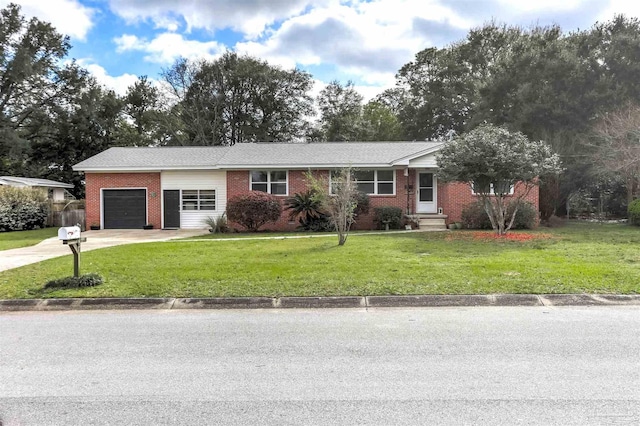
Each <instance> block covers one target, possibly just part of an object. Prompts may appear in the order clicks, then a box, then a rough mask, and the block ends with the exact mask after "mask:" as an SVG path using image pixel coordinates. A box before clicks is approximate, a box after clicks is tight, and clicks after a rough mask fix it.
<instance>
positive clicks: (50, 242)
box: [0, 229, 209, 271]
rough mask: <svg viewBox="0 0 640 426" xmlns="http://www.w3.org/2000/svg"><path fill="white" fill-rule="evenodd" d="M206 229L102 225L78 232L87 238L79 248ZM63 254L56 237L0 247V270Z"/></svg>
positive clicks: (172, 236) (181, 235) (163, 238)
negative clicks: (165, 228)
mask: <svg viewBox="0 0 640 426" xmlns="http://www.w3.org/2000/svg"><path fill="white" fill-rule="evenodd" d="M208 233H209V232H208V231H207V230H206V229H175V230H161V229H151V230H148V231H147V230H142V229H140V230H138V229H105V230H101V231H86V232H83V233H82V236H83V237H86V238H87V242H86V243H83V244H82V251H83V252H86V251H89V250H95V249H99V248H105V247H112V246H119V245H122V244H134V243H149V242H157V241H169V240H174V239H177V238H188V237H195V236H198V235H206V234H208ZM67 254H71V250H70V249H69V247H67V246H65V245H63V244H62V241H60V240H58V238H57V237H54V238H48V239H46V240H44V241H42V242H40V243H38V244H36V245H35V246H31V247H23V248H18V249H12V250H4V251H0V271H6V270H8V269H13V268H18V267H20V266H24V265H29V264H31V263H37V262H40V261H42V260H46V259H51V258H54V257H60V256H64V255H67Z"/></svg>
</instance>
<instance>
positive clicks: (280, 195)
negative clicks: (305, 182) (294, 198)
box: [249, 169, 289, 197]
mask: <svg viewBox="0 0 640 426" xmlns="http://www.w3.org/2000/svg"><path fill="white" fill-rule="evenodd" d="M254 172H262V173H266V175H267V181H266V182H254V181H253V173H254ZM277 172H284V173H285V178H284V184H285V193H284V194H273V193H272V192H271V185H272V184H277V183H283V182H281V181H272V180H271V173H277ZM254 183H255V184H257V185H264V184H265V183H266V184H267V191H266V193H267V194H272V195H275V196H276V197H285V196H288V195H289V170H264V169H262V170H249V190H250V191H260V190H259V189H253V184H254ZM262 192H264V191H262Z"/></svg>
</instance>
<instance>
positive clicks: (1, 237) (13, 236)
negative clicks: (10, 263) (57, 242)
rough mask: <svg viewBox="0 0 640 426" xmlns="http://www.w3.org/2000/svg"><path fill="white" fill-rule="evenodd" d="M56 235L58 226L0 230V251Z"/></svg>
mask: <svg viewBox="0 0 640 426" xmlns="http://www.w3.org/2000/svg"><path fill="white" fill-rule="evenodd" d="M56 235H58V228H44V229H34V230H32V231H12V232H0V251H2V250H9V249H14V248H20V247H28V246H32V245H35V244H38V243H39V242H40V241H42V240H44V239H47V238H50V237H55V236H56ZM0 256H1V255H0Z"/></svg>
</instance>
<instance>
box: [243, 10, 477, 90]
mask: <svg viewBox="0 0 640 426" xmlns="http://www.w3.org/2000/svg"><path fill="white" fill-rule="evenodd" d="M408 11H410V13H409V12H408ZM416 18H422V19H424V20H428V21H430V22H438V23H441V24H442V25H447V26H450V27H453V28H464V29H466V28H468V27H470V26H472V25H473V22H471V21H469V20H466V19H464V18H462V17H460V16H459V15H457V14H456V13H455V12H453V11H452V10H450V9H449V8H447V7H444V6H442V5H440V4H439V3H438V2H436V1H434V0H426V1H425V0H376V1H373V2H364V1H354V2H353V5H351V6H347V5H345V4H331V5H330V6H328V7H323V8H315V9H313V10H311V11H310V12H309V13H307V14H305V15H300V16H296V17H294V18H291V19H289V20H287V21H285V22H284V23H282V25H281V26H280V28H278V29H277V30H275V31H274V32H273V33H272V34H271V35H270V37H269V38H268V39H266V40H264V41H246V42H240V43H238V44H237V45H236V46H235V48H236V49H237V50H238V51H239V52H243V53H248V54H250V55H254V56H259V57H262V58H265V59H267V60H269V61H270V62H272V63H277V64H280V65H283V66H287V67H291V66H294V65H295V64H300V65H303V66H305V65H306V66H309V65H319V64H334V65H335V67H336V68H337V69H338V72H339V73H341V74H348V75H352V76H355V77H357V78H358V79H359V80H362V81H364V82H366V83H368V84H371V85H384V86H387V85H389V84H390V83H392V82H393V81H394V74H395V72H396V71H397V70H398V69H399V68H400V67H401V66H402V65H403V64H405V63H407V62H408V61H410V60H411V59H413V56H414V55H415V53H417V52H418V51H420V50H421V49H424V48H425V47H427V46H429V45H433V44H434V43H433V41H430V40H429V39H428V37H425V35H424V34H419V33H417V32H416V31H414V30H413V25H414V20H415V19H416Z"/></svg>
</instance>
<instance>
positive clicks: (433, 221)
mask: <svg viewBox="0 0 640 426" xmlns="http://www.w3.org/2000/svg"><path fill="white" fill-rule="evenodd" d="M418 224H419V225H420V229H428V230H434V231H435V230H445V229H447V215H445V214H428V215H427V214H422V215H419V216H418Z"/></svg>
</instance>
